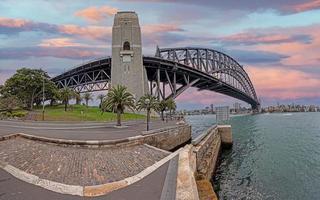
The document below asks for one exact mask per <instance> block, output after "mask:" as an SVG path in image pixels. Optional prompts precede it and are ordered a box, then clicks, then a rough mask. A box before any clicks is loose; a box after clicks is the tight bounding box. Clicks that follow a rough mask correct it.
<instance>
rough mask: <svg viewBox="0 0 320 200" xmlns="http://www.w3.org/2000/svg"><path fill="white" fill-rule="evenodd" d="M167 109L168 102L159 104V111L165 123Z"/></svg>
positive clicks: (164, 101)
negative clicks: (164, 114)
mask: <svg viewBox="0 0 320 200" xmlns="http://www.w3.org/2000/svg"><path fill="white" fill-rule="evenodd" d="M166 109H167V102H166V100H162V101H160V103H159V107H158V111H159V112H160V113H161V120H162V121H164V116H163V113H164V111H165V110H166Z"/></svg>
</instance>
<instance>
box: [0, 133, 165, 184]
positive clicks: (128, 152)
mask: <svg viewBox="0 0 320 200" xmlns="http://www.w3.org/2000/svg"><path fill="white" fill-rule="evenodd" d="M167 155H168V154H167V153H165V152H163V151H158V150H156V149H154V148H150V147H148V146H146V145H134V146H127V147H108V148H107V147H105V148H97V149H93V148H79V147H63V146H58V145H54V144H50V143H42V142H38V141H33V140H28V139H23V138H19V137H18V138H14V139H10V140H5V141H1V142H0V161H3V162H6V163H8V164H10V165H12V166H14V167H16V168H18V169H20V170H23V171H25V172H27V173H30V174H34V175H36V176H38V177H40V178H43V179H48V180H51V181H56V182H60V183H65V184H69V185H82V186H84V185H98V184H104V183H109V182H114V181H118V180H122V179H124V178H127V177H130V176H133V175H136V174H138V173H139V172H141V171H142V170H144V169H145V168H146V167H148V166H151V165H152V164H154V163H155V162H157V161H159V160H161V159H162V158H164V157H165V156H167Z"/></svg>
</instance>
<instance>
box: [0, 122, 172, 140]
mask: <svg viewBox="0 0 320 200" xmlns="http://www.w3.org/2000/svg"><path fill="white" fill-rule="evenodd" d="M123 125H124V128H115V123H114V122H111V123H110V122H109V123H101V122H81V123H66V122H50V123H49V122H23V121H1V120H0V136H3V135H8V134H13V133H26V134H32V135H38V136H45V137H50V138H61V139H73V140H112V139H122V138H127V137H132V136H137V135H140V134H141V132H142V131H145V130H146V123H145V122H144V121H129V122H124V123H123ZM172 125H175V122H174V121H169V122H168V123H166V122H162V121H159V120H155V121H151V122H150V129H157V128H162V127H166V126H172Z"/></svg>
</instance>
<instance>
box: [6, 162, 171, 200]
mask: <svg viewBox="0 0 320 200" xmlns="http://www.w3.org/2000/svg"><path fill="white" fill-rule="evenodd" d="M168 166H169V163H166V164H164V165H162V166H161V167H160V168H158V170H156V171H155V172H153V173H151V174H150V175H148V176H147V177H145V178H143V179H142V180H140V181H138V182H136V183H134V184H132V185H130V186H128V187H125V188H122V189H119V190H116V191H113V192H111V193H109V194H108V195H104V196H100V197H94V198H86V197H79V196H72V195H63V194H59V193H55V192H51V191H49V190H46V189H43V188H41V187H38V186H35V185H32V184H28V183H25V182H23V181H20V180H18V179H16V178H14V177H13V176H12V175H11V174H8V173H7V172H5V171H4V170H2V169H0V200H84V199H86V200H87V199H90V200H128V199H130V200H144V199H146V200H160V199H161V194H162V193H163V191H162V190H163V185H164V182H165V179H166V174H167V170H168ZM168 200H170V199H168Z"/></svg>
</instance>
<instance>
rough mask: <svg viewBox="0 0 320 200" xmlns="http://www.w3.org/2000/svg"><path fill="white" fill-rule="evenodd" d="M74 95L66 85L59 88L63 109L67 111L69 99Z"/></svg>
mask: <svg viewBox="0 0 320 200" xmlns="http://www.w3.org/2000/svg"><path fill="white" fill-rule="evenodd" d="M74 96H75V92H74V91H73V90H71V89H70V88H68V87H65V88H62V89H60V98H61V99H60V100H61V101H62V102H63V104H64V111H67V108H68V104H69V100H70V99H72V98H73V97H74Z"/></svg>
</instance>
